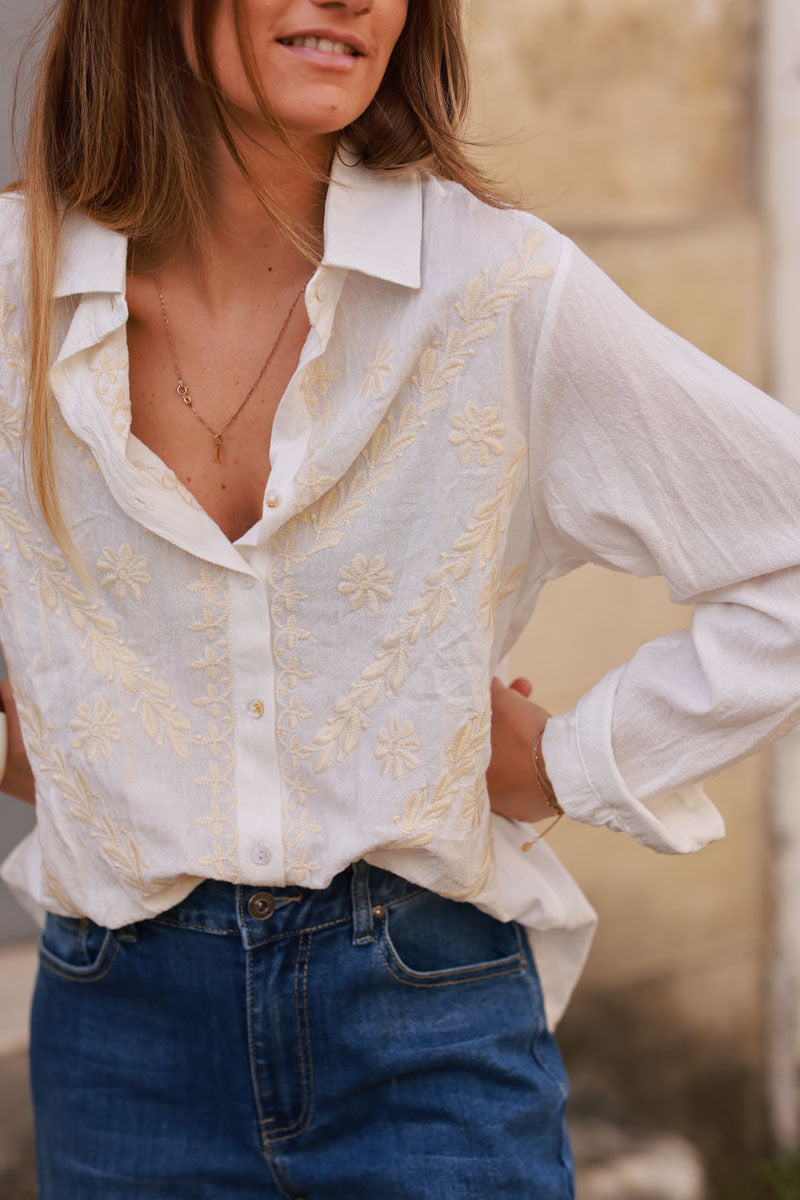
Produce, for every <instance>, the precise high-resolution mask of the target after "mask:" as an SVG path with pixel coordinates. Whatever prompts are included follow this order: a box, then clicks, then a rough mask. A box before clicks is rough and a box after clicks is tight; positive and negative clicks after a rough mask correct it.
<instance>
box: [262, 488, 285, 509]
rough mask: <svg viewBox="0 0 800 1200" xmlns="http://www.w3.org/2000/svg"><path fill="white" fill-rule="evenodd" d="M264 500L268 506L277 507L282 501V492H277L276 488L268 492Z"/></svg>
mask: <svg viewBox="0 0 800 1200" xmlns="http://www.w3.org/2000/svg"><path fill="white" fill-rule="evenodd" d="M264 500H265V502H266V505H267V508H277V507H278V505H279V504H280V502H281V494H280V492H276V491H274V490H273V491H270V492H267V494H266V496H265V497H264Z"/></svg>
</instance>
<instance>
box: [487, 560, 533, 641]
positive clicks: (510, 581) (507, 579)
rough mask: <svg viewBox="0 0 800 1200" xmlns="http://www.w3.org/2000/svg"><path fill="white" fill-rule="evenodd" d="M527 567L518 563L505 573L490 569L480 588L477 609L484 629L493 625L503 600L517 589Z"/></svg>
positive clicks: (493, 568) (495, 568) (494, 568)
mask: <svg viewBox="0 0 800 1200" xmlns="http://www.w3.org/2000/svg"><path fill="white" fill-rule="evenodd" d="M527 565H528V564H527V563H519V565H518V566H516V567H513V568H512V569H511V570H509V571H506V572H503V571H499V570H498V569H497V567H492V573H491V575H490V576H489V579H488V580H487V582H486V583H485V584H484V585H483V587H482V588H481V602H480V605H479V607H478V612H479V613H480V616H481V618H482V620H483V626H484V628H485V629H488V628H489V627H490V626H491V625H494V623H495V620H496V619H497V610H498V608H499V607H500V605H501V604H502V602H503V600H506V599H507V598H508V597H509V596H510V595H512V593H513V592H515V591H516V589H517V588H518V587H519V585H520V582H521V580H522V577H523V575H524V574H525V568H526V567H527Z"/></svg>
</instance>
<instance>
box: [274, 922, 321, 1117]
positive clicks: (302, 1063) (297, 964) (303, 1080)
mask: <svg viewBox="0 0 800 1200" xmlns="http://www.w3.org/2000/svg"><path fill="white" fill-rule="evenodd" d="M304 940H305V939H304V938H302V937H301V938H300V945H299V946H298V949H297V959H296V960H295V964H294V1017H295V1026H296V1028H297V1051H298V1057H299V1059H300V1092H301V1095H302V1100H301V1102H300V1116H299V1117H298V1118H297V1120H296V1121H290V1122H289V1124H288V1125H281V1126H279V1127H277V1128H276V1129H273V1130H270V1134H275V1133H283V1134H286V1133H289V1132H290V1131H291V1130H293V1129H294V1128H295V1127H296V1126H297V1125H300V1124H301V1123H302V1121H303V1117H304V1115H305V1108H306V1102H307V1097H308V1091H307V1083H306V1064H305V1053H304V1050H303V1030H302V1028H301V1024H300V1002H299V998H298V995H297V978H298V975H299V974H300V963H301V962H303V963H304V965H305V963H306V962H307V958H304V955H303V951H304V946H303V942H304ZM308 941H309V951H310V949H311V939H310V938H309V939H308Z"/></svg>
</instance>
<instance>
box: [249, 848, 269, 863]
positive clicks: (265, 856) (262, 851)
mask: <svg viewBox="0 0 800 1200" xmlns="http://www.w3.org/2000/svg"><path fill="white" fill-rule="evenodd" d="M271 858H272V851H271V850H270V848H269V846H256V847H255V849H254V850H253V862H254V863H258V865H259V866H260V867H263V866H264V864H265V863H268V862H269V860H270V859H271Z"/></svg>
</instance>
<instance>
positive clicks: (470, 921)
mask: <svg viewBox="0 0 800 1200" xmlns="http://www.w3.org/2000/svg"><path fill="white" fill-rule="evenodd" d="M380 907H381V909H382V913H383V915H380V916H377V917H376V922H375V937H376V944H377V946H378V949H379V950H380V952H381V955H382V957H383V959H384V962H385V963H386V966H387V967H388V968H389V970H390V972H391V974H392V975H394V977H395V978H396V979H399V980H400V981H401V982H404V983H411V984H414V985H416V986H417V987H419V986H422V987H425V986H428V987H436V986H442V985H443V984H453V983H461V982H463V983H468V982H470V981H472V980H477V979H485V978H487V977H491V976H493V975H507V974H512V973H519V972H521V971H522V969H523V956H522V947H521V944H520V938H519V930H518V928H517V926H516V924H515V923H514V922H503V921H498V920H497V919H496V918H495V917H490V916H489V915H488V914H487V913H484V912H481V911H480V909H478V908H476V907H475V906H474V905H473V904H469V903H466V902H462V901H458V900H448V899H446V898H445V897H444V896H438V895H436V893H435V892H429V891H426V890H421V891H418V892H415V893H413V894H412V895H411V896H408V897H407V898H405V899H402V900H398V901H395V902H391V901H390V902H389V903H387V904H385V905H381V906H380Z"/></svg>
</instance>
